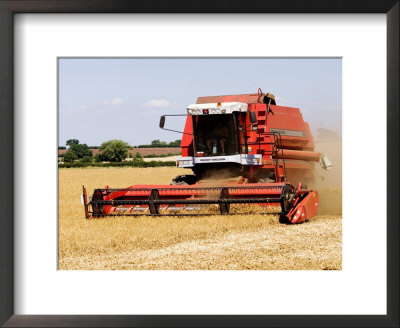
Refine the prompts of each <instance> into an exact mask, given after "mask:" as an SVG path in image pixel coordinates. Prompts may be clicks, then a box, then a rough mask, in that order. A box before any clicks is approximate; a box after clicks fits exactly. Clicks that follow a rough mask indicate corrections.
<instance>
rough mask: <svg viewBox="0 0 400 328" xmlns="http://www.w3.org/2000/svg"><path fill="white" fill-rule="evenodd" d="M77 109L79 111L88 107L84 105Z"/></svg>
mask: <svg viewBox="0 0 400 328" xmlns="http://www.w3.org/2000/svg"><path fill="white" fill-rule="evenodd" d="M79 108H80V109H87V108H88V107H87V106H86V105H81V106H80V107H79Z"/></svg>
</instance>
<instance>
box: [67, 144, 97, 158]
mask: <svg viewBox="0 0 400 328" xmlns="http://www.w3.org/2000/svg"><path fill="white" fill-rule="evenodd" d="M68 151H70V152H73V153H74V154H75V155H76V156H78V158H83V157H85V156H92V155H93V154H92V151H91V150H90V149H89V147H88V146H87V145H86V144H73V145H71V146H70V147H69V148H68Z"/></svg>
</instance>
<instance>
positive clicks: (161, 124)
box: [160, 116, 165, 128]
mask: <svg viewBox="0 0 400 328" xmlns="http://www.w3.org/2000/svg"><path fill="white" fill-rule="evenodd" d="M164 125H165V116H161V117H160V128H163V127H164Z"/></svg>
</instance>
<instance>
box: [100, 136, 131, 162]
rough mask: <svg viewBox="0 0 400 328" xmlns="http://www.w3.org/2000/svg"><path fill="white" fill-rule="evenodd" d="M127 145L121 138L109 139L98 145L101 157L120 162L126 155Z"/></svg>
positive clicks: (105, 159)
mask: <svg viewBox="0 0 400 328" xmlns="http://www.w3.org/2000/svg"><path fill="white" fill-rule="evenodd" d="M128 149H129V145H128V144H127V143H126V142H124V141H122V140H109V141H106V142H103V143H102V144H101V146H100V152H101V159H102V160H104V161H110V162H122V161H123V160H124V159H125V158H126V157H127V156H128Z"/></svg>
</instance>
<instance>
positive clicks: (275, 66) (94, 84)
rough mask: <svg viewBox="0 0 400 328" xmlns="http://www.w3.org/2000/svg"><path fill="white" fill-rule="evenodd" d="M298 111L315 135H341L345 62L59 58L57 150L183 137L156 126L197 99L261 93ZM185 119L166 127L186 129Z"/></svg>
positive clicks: (318, 60) (131, 143)
mask: <svg viewBox="0 0 400 328" xmlns="http://www.w3.org/2000/svg"><path fill="white" fill-rule="evenodd" d="M259 87H261V89H262V90H263V92H271V93H273V94H274V95H275V96H276V97H277V104H278V105H284V106H291V107H299V108H300V110H301V112H302V114H303V117H304V119H305V121H307V122H309V123H310V126H311V130H312V132H314V133H315V131H316V130H317V129H318V128H326V129H331V130H335V131H337V132H338V133H339V134H341V124H342V62H341V59H336V58H326V59H323V58H321V59H315V58H310V59H290V58H287V59H274V58H268V59H267V58H251V59H250V58H248V59H242V58H237V59H226V58H223V59H219V58H218V59H217V58H207V59H205V58H193V59H188V58H185V59H183V58H170V59H166V58H153V59H148V58H147V59H144V58H143V59H140V58H109V59H106V58H105V59H102V58H87V59H86V58H85V59H83V58H80V59H78V58H76V59H74V58H61V59H59V108H58V109H59V145H60V146H65V142H66V140H68V139H79V141H80V142H81V143H86V144H87V145H89V146H98V145H100V144H101V143H102V142H104V141H107V140H111V139H122V140H124V141H126V142H128V143H129V144H130V145H139V144H146V143H150V142H151V141H152V140H154V139H160V140H163V141H167V142H169V141H173V140H176V139H180V137H181V135H180V134H177V133H174V132H169V131H164V130H161V129H160V128H159V127H158V122H159V117H160V115H162V114H181V113H182V114H184V113H186V106H187V105H189V104H193V103H195V102H196V99H197V97H198V96H212V95H223V94H238V93H255V92H257V89H258V88H259ZM183 124H184V121H183V118H167V122H166V126H165V127H167V128H172V129H178V130H182V129H183Z"/></svg>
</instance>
